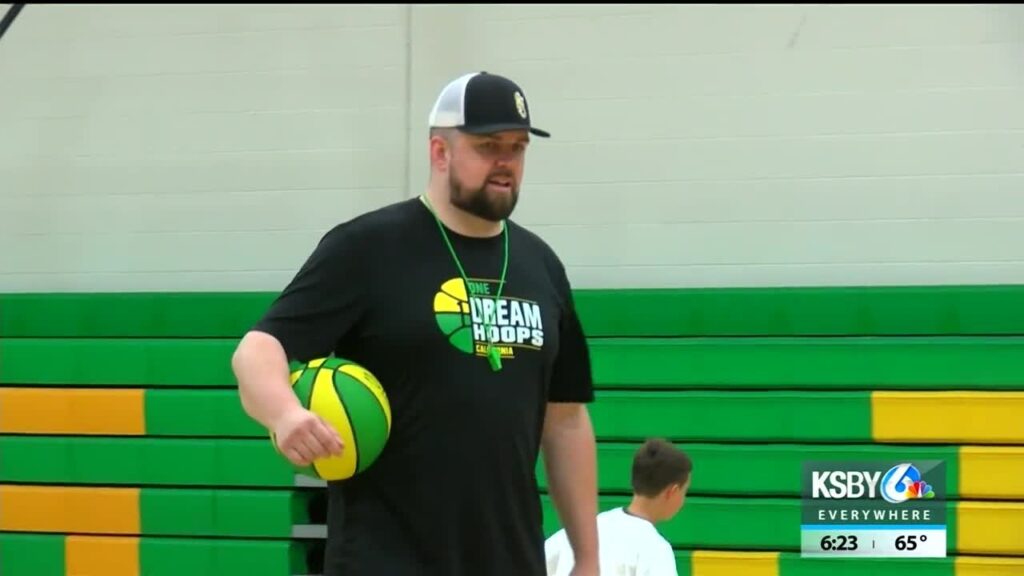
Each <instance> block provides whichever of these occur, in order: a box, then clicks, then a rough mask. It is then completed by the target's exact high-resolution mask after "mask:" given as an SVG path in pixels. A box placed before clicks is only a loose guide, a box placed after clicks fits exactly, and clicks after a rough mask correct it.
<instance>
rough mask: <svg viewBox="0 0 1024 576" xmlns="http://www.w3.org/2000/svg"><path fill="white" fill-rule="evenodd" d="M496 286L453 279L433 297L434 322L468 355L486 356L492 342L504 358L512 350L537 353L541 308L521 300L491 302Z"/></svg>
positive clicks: (511, 354) (540, 340)
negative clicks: (528, 350) (535, 351)
mask: <svg viewBox="0 0 1024 576" xmlns="http://www.w3.org/2000/svg"><path fill="white" fill-rule="evenodd" d="M495 291H496V283H491V282H489V281H483V280H478V281H472V280H471V281H470V283H469V290H467V289H466V283H465V282H463V280H462V278H452V279H451V280H448V281H446V282H444V283H443V284H442V285H441V289H440V290H438V291H437V293H436V294H434V318H435V319H436V320H437V326H438V328H440V329H441V332H442V333H443V334H444V335H445V336H446V337H447V338H448V342H449V343H450V344H451V345H452V346H454V347H455V348H456V349H458V350H461V351H463V352H465V353H467V354H478V355H485V354H486V353H487V342H494V343H495V344H496V345H497V348H498V350H499V352H500V353H501V356H502V357H503V358H514V357H515V349H516V348H520V349H523V348H525V349H531V350H539V349H540V348H541V347H542V346H543V345H544V324H543V321H542V319H541V313H540V306H539V305H537V303H536V302H531V301H528V300H523V299H521V298H506V297H504V296H502V298H501V299H498V300H496V299H495V298H494V295H493V294H494V292H495Z"/></svg>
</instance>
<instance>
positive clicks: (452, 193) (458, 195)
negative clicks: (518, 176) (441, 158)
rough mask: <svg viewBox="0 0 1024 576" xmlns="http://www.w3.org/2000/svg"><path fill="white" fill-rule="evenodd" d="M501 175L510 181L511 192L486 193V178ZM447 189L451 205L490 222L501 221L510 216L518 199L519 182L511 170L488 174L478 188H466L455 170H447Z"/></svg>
mask: <svg viewBox="0 0 1024 576" xmlns="http://www.w3.org/2000/svg"><path fill="white" fill-rule="evenodd" d="M502 176H504V177H507V178H508V179H509V181H510V182H511V186H512V190H511V194H507V195H506V194H493V195H492V194H488V193H487V180H490V179H491V178H498V177H502ZM448 190H449V198H450V200H451V203H452V204H453V205H455V206H457V207H458V208H461V209H462V210H464V211H466V212H469V213H470V214H472V215H474V216H477V217H479V218H483V219H484V220H489V221H491V222H501V221H502V220H505V219H506V218H508V217H509V216H511V215H512V211H513V210H515V208H516V203H517V202H518V201H519V184H517V183H516V181H515V177H514V176H513V175H512V173H511V172H505V171H497V172H494V173H491V174H489V175H488V176H487V178H486V179H485V180H484V183H483V185H481V186H480V187H479V188H468V187H467V186H465V185H464V184H463V183H462V182H461V181H460V179H459V177H458V176H457V175H456V173H455V170H449V172H448Z"/></svg>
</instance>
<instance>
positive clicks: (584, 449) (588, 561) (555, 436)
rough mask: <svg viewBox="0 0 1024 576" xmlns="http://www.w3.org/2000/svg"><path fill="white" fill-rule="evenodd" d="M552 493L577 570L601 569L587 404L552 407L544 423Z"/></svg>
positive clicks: (594, 461) (593, 454)
mask: <svg viewBox="0 0 1024 576" xmlns="http://www.w3.org/2000/svg"><path fill="white" fill-rule="evenodd" d="M543 449H544V465H545V470H546V471H547V477H548V486H549V488H548V490H549V492H550V494H551V499H552V501H553V502H554V505H555V509H556V510H557V512H558V516H559V519H560V520H561V522H562V526H563V527H564V528H565V532H566V535H567V536H568V537H569V542H570V544H571V545H572V549H573V555H574V556H575V558H576V564H577V566H580V565H587V566H592V567H595V568H596V567H597V560H598V553H597V550H598V541H597V457H596V445H595V441H594V429H593V426H592V425H591V422H590V414H589V412H588V411H587V407H586V406H585V405H583V404H551V405H549V407H548V415H547V418H546V419H545V423H544V440H543Z"/></svg>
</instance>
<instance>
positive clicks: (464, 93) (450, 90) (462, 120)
mask: <svg viewBox="0 0 1024 576" xmlns="http://www.w3.org/2000/svg"><path fill="white" fill-rule="evenodd" d="M429 126H430V127H431V128H458V129H459V130H461V131H463V132H467V133H470V134H490V133H492V132H500V131H502V130H529V131H530V133H531V134H536V135H537V136H541V137H543V138H548V137H550V136H551V134H550V133H548V132H546V131H544V130H541V129H539V128H534V127H533V126H531V125H530V108H529V106H527V104H526V96H525V95H524V94H523V90H522V89H521V88H520V87H519V86H518V85H516V83H515V82H513V81H511V80H509V79H508V78H505V77H504V76H499V75H497V74H489V73H487V72H473V73H470V74H466V75H463V76H460V77H458V78H456V79H455V80H452V81H451V82H449V83H448V85H447V86H445V87H444V90H441V94H440V95H438V97H437V101H436V102H434V108H433V109H432V110H431V111H430V119H429Z"/></svg>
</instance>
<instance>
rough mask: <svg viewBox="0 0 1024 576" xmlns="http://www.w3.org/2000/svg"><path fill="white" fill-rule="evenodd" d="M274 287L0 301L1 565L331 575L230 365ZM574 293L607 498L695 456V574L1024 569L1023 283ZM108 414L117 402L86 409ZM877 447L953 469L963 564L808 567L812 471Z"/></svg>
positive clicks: (18, 572)
mask: <svg viewBox="0 0 1024 576" xmlns="http://www.w3.org/2000/svg"><path fill="white" fill-rule="evenodd" d="M273 297H274V295H273V294H269V293H174V294H165V293H124V294H120V293H118V294H0V574H2V575H3V576H71V575H72V573H75V572H77V573H79V574H80V573H82V572H83V569H82V568H73V567H74V566H90V564H89V562H90V560H83V557H85V556H87V554H86V552H88V551H98V553H100V554H109V556H108V557H107V558H108V561H109V569H108V570H107V572H106V573H105V574H104V575H103V576H122V575H123V574H144V575H146V576H153V575H158V576H163V575H165V574H166V575H167V576H171V575H172V574H173V575H186V574H187V575H189V576H298V575H305V574H317V573H318V572H319V570H320V561H321V557H320V556H321V554H322V538H323V531H324V528H323V524H324V494H323V489H322V487H320V486H317V485H315V483H310V482H308V481H303V480H301V479H297V478H296V477H295V476H294V475H293V474H292V473H291V470H290V469H289V467H288V466H287V464H286V463H285V462H284V460H283V459H281V458H280V456H278V455H277V454H276V453H275V452H274V451H273V449H272V448H271V447H270V444H269V442H268V440H267V434H266V431H265V430H263V429H261V428H260V427H259V426H258V425H256V424H255V423H254V422H252V421H251V420H249V419H248V418H247V417H246V416H245V414H244V413H243V412H242V409H241V406H240V404H239V400H238V396H237V392H236V390H235V388H234V379H233V376H232V374H231V368H230V355H231V352H232V351H233V350H234V347H235V345H236V343H237V341H238V338H239V337H240V336H241V335H242V334H243V333H244V332H245V330H246V329H247V328H248V327H249V326H250V325H251V324H252V323H253V322H254V321H255V320H256V319H257V318H258V317H259V316H260V315H261V313H262V312H263V311H264V309H265V307H266V306H267V305H268V304H269V303H270V301H271V300H272V298H273ZM576 298H577V305H578V308H579V310H580V314H581V316H582V318H583V322H584V327H585V331H586V333H587V335H588V337H589V338H590V341H591V343H592V350H593V352H592V356H593V365H594V371H595V377H596V380H597V383H598V387H599V391H598V399H597V401H596V402H595V404H594V405H593V406H592V411H591V413H592V416H593V420H594V425H595V430H596V433H597V436H598V440H599V455H598V456H599V468H600V469H599V482H600V489H601V497H600V507H601V509H602V510H604V509H608V508H610V507H612V506H616V505H621V504H623V503H625V502H627V501H628V493H629V464H630V460H631V458H632V454H633V451H634V450H635V449H636V447H637V446H638V445H639V442H641V441H642V440H643V439H644V438H645V437H648V436H662V437H668V438H670V439H672V440H674V441H676V442H677V444H679V445H680V446H681V447H683V448H684V449H686V450H687V451H688V452H689V453H690V454H691V456H692V457H693V460H694V464H695V471H694V478H693V485H692V488H691V492H690V496H689V498H688V500H687V503H686V507H685V508H684V509H683V511H682V512H681V513H680V514H679V515H678V516H677V517H676V518H675V519H673V520H672V521H671V522H669V523H666V524H665V525H663V526H661V529H662V533H663V534H664V535H665V536H666V537H667V538H668V539H669V540H670V541H671V542H672V543H673V545H674V546H675V548H676V549H677V556H678V559H679V569H680V574H692V575H696V576H704V575H708V576H717V575H718V574H723V573H727V572H719V571H716V570H718V569H720V568H721V569H724V570H732V569H734V570H736V572H735V573H737V574H750V575H751V576H758V575H760V574H782V575H784V576H811V575H815V576H817V575H819V574H823V573H826V572H827V573H828V574H830V576H845V575H847V574H849V575H852V574H880V575H888V574H914V575H924V576H930V575H932V574H934V575H940V574H941V575H953V574H957V575H960V576H964V575H970V576H981V575H984V576H1010V575H1011V574H1018V575H1020V574H1024V286H977V287H973V286H939V287H874V288H867V287H865V288H857V287H844V288H786V289H781V288H780V289H768V288H763V289H755V288H750V289H692V290H683V289H680V290H667V289H665V290H579V291H577V295H576ZM889 393H897V394H895V395H893V394H889ZM104 403H105V404H104ZM94 405H109V406H114V407H115V408H113V410H114V413H113V414H115V415H113V416H111V417H110V418H109V419H107V421H104V422H96V421H95V419H94V418H93V419H90V418H89V417H88V415H82V414H80V413H79V412H77V411H76V407H84V406H94ZM904 407H905V408H904ZM26 410H31V411H32V413H31V414H30V415H26V412H25V411H26ZM903 410H906V411H903ZM979 411H980V412H979ZM979 413H980V414H984V415H989V416H987V417H978V416H977V414H979ZM900 414H910V415H911V416H910V417H909V420H907V421H902V420H898V418H897V417H898V416H899V415H900ZM1014 415H1019V416H1020V418H1019V419H1017V420H1014V418H1013V416H1014ZM29 416H31V418H29ZM933 416H934V418H933ZM932 420H936V421H935V422H933V421H932ZM32 422H35V423H37V424H38V423H40V422H41V423H43V424H41V425H35V424H31V423H32ZM47 423H52V426H51V427H49V428H47V427H46V426H50V424H47ZM894 430H896V431H895V432H894ZM879 458H881V459H888V458H927V459H936V458H938V459H943V460H945V461H946V470H947V478H946V482H947V488H948V491H949V494H948V498H949V501H948V502H947V503H946V506H947V510H948V526H949V527H948V542H947V553H948V557H947V558H940V559H921V560H907V559H896V560H866V559H841V560H836V559H831V560H812V559H806V558H801V557H800V554H799V552H800V534H799V525H800V500H799V493H800V484H799V482H800V475H799V474H800V467H801V463H802V462H803V461H804V460H808V459H815V460H825V459H879ZM993 469H998V470H1005V471H1006V474H1007V476H1006V478H1004V479H1000V480H998V481H996V480H993V479H991V478H990V475H991V473H992V470H993ZM538 476H539V478H540V480H541V484H542V487H546V479H545V477H544V471H543V467H541V466H538ZM986 480H988V481H986ZM544 506H545V508H544V509H545V530H546V531H547V532H549V533H550V532H551V531H553V530H555V529H556V528H557V527H558V518H557V516H556V515H555V514H554V512H553V507H552V506H551V503H550V502H549V501H548V499H547V496H546V495H545V496H544ZM100 561H102V558H101V560H100ZM94 562H95V561H94ZM83 563H84V564H83ZM723 566H724V567H725V568H722V567H723ZM730 567H731V568H730ZM132 570H134V572H132ZM86 571H87V570H86ZM76 576H77V574H76Z"/></svg>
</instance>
